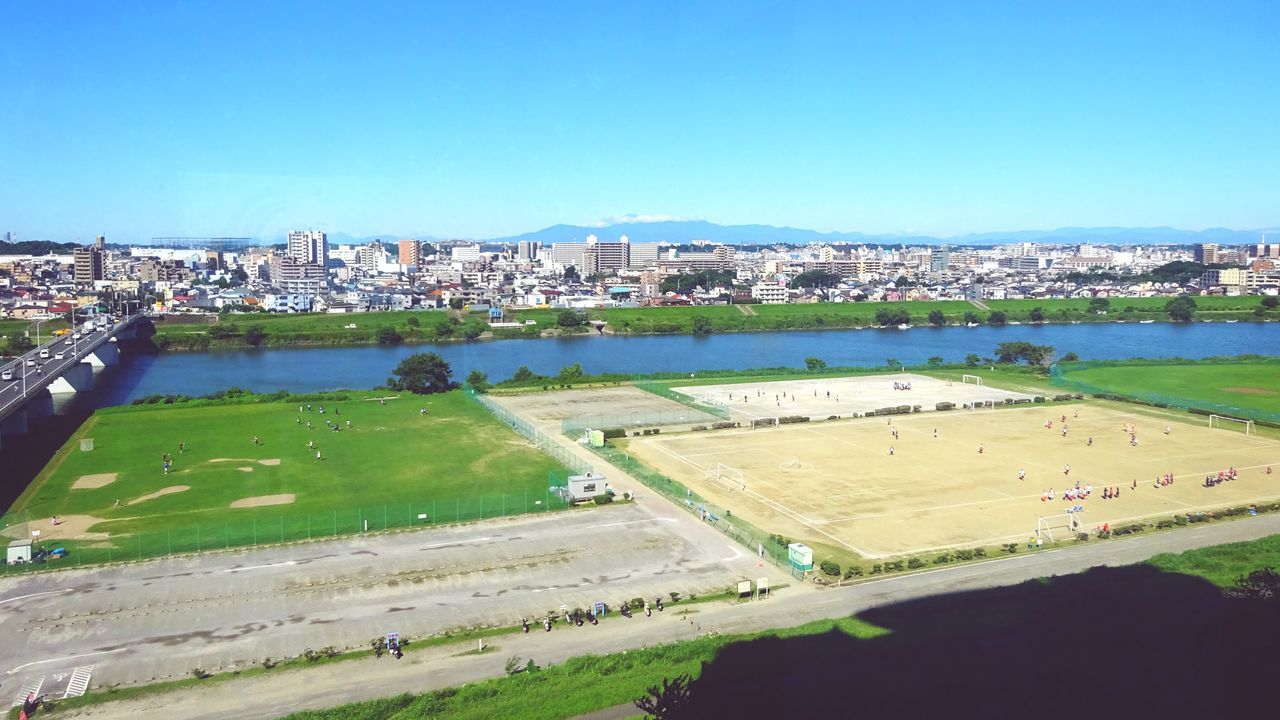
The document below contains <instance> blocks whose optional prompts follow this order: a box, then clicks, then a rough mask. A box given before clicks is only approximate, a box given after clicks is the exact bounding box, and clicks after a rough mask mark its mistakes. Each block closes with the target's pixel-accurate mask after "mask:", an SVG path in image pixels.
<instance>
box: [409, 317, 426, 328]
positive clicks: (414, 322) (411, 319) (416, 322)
mask: <svg viewBox="0 0 1280 720" xmlns="http://www.w3.org/2000/svg"><path fill="white" fill-rule="evenodd" d="M407 322H408V323H409V327H415V328H416V327H418V326H419V325H421V324H422V321H421V320H419V319H418V318H417V317H416V316H414V315H410V316H409V319H408V321H407Z"/></svg>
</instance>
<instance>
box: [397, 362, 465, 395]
mask: <svg viewBox="0 0 1280 720" xmlns="http://www.w3.org/2000/svg"><path fill="white" fill-rule="evenodd" d="M392 375H393V377H389V378H387V387H389V388H391V389H392V390H405V391H408V392H411V393H416V394H418V395H427V394H430V393H439V392H446V391H448V390H452V389H453V387H454V385H453V381H452V380H450V377H451V376H452V375H453V370H452V369H451V368H450V367H449V363H447V362H445V361H444V358H442V357H440V356H439V355H437V354H435V353H414V354H413V355H410V356H409V357H407V358H405V359H403V360H401V361H400V364H399V365H397V366H396V369H395V370H393V371H392Z"/></svg>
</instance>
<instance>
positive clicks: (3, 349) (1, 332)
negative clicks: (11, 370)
mask: <svg viewBox="0 0 1280 720" xmlns="http://www.w3.org/2000/svg"><path fill="white" fill-rule="evenodd" d="M66 327H67V321H66V320H62V319H57V320H46V321H44V322H42V323H40V337H39V339H40V341H41V342H48V341H49V338H50V337H51V334H52V333H54V332H56V331H58V330H62V329H64V328H66ZM24 332H29V333H31V342H33V343H34V342H35V341H36V339H37V338H36V324H35V321H33V320H0V355H6V354H8V353H10V352H11V350H10V348H9V345H10V343H9V336H11V335H21V334H22V333H24Z"/></svg>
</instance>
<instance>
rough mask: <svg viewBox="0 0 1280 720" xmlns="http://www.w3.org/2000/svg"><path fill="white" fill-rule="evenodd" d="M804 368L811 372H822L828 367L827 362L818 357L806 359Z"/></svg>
mask: <svg viewBox="0 0 1280 720" xmlns="http://www.w3.org/2000/svg"><path fill="white" fill-rule="evenodd" d="M804 366H805V368H807V369H809V370H822V369H824V368H826V367H827V361H826V360H823V359H822V358H817V357H807V358H805V359H804Z"/></svg>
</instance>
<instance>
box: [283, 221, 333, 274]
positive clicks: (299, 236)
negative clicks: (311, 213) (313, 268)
mask: <svg viewBox="0 0 1280 720" xmlns="http://www.w3.org/2000/svg"><path fill="white" fill-rule="evenodd" d="M285 253H286V254H287V255H288V256H289V257H291V258H293V259H294V260H297V261H298V262H304V263H310V264H312V265H319V266H320V267H327V266H328V264H329V238H328V237H327V236H325V234H324V233H322V232H320V231H319V230H294V231H293V232H291V233H289V246H288V249H287V250H286V251H285Z"/></svg>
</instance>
